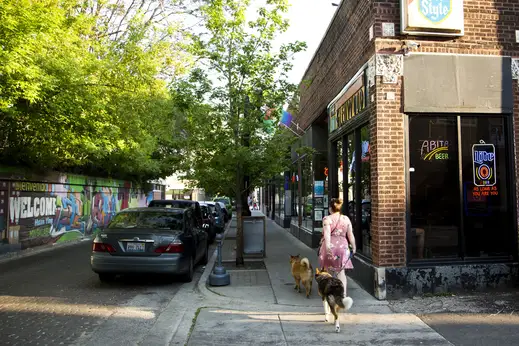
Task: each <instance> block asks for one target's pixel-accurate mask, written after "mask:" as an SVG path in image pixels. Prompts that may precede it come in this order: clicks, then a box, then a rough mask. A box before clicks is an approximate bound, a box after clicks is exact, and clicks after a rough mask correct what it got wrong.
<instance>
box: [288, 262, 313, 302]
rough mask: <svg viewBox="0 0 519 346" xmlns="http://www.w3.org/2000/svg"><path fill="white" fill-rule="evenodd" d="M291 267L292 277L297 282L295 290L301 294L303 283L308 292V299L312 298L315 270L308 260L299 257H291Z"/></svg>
mask: <svg viewBox="0 0 519 346" xmlns="http://www.w3.org/2000/svg"><path fill="white" fill-rule="evenodd" d="M290 265H291V266H292V276H293V277H294V280H295V281H296V285H295V287H294V289H296V290H297V292H301V283H302V284H303V286H304V287H305V290H306V298H310V294H311V293H312V281H313V273H312V272H313V269H312V265H311V264H310V261H309V260H308V258H306V257H305V258H301V257H300V256H299V255H297V256H292V255H290Z"/></svg>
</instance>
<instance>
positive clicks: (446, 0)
mask: <svg viewBox="0 0 519 346" xmlns="http://www.w3.org/2000/svg"><path fill="white" fill-rule="evenodd" d="M418 8H419V11H420V13H422V14H423V15H424V16H425V18H427V19H429V20H430V21H431V22H433V23H438V22H441V21H442V20H444V19H445V18H447V16H448V15H449V14H450V13H451V9H452V0H420V3H419V6H418Z"/></svg>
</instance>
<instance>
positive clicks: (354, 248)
mask: <svg viewBox="0 0 519 346" xmlns="http://www.w3.org/2000/svg"><path fill="white" fill-rule="evenodd" d="M346 224H347V226H346V228H347V231H346V235H347V236H348V242H349V243H350V244H351V249H352V250H351V251H352V252H353V253H356V252H357V244H356V243H355V236H354V235H353V226H352V225H351V221H350V218H349V217H346Z"/></svg>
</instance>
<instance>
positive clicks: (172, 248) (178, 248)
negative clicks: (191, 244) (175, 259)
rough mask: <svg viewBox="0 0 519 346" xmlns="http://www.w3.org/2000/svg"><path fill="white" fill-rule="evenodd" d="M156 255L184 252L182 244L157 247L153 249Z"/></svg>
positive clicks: (175, 243)
mask: <svg viewBox="0 0 519 346" xmlns="http://www.w3.org/2000/svg"><path fill="white" fill-rule="evenodd" d="M155 252H156V253H182V252H184V243H182V242H181V241H175V242H173V243H171V244H169V245H163V246H159V247H157V248H156V249H155Z"/></svg>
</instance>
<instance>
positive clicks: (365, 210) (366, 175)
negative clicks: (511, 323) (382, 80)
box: [360, 126, 371, 256]
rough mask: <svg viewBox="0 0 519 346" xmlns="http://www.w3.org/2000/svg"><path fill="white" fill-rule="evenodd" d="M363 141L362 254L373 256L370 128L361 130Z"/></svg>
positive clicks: (361, 181) (361, 176) (361, 183)
mask: <svg viewBox="0 0 519 346" xmlns="http://www.w3.org/2000/svg"><path fill="white" fill-rule="evenodd" d="M360 141H361V148H362V151H361V160H360V161H361V163H360V167H361V169H360V195H361V198H362V202H361V204H362V206H361V210H362V212H361V216H362V220H361V224H360V225H361V234H362V249H361V252H362V253H363V254H365V255H366V256H371V231H370V230H371V164H370V146H369V127H368V126H364V127H362V128H361V129H360Z"/></svg>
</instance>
